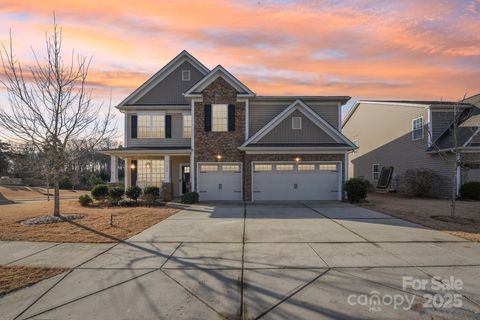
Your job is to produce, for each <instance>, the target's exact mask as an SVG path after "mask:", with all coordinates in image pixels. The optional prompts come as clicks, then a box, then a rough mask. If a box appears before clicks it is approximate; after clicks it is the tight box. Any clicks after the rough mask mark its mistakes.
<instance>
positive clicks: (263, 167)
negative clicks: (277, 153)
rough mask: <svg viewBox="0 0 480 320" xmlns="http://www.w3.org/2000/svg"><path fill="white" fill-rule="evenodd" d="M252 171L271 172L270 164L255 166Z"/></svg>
mask: <svg viewBox="0 0 480 320" xmlns="http://www.w3.org/2000/svg"><path fill="white" fill-rule="evenodd" d="M253 171H256V172H260V171H272V165H271V164H256V165H254V167H253Z"/></svg>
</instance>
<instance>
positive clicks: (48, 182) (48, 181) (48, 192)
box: [47, 178, 50, 201]
mask: <svg viewBox="0 0 480 320" xmlns="http://www.w3.org/2000/svg"><path fill="white" fill-rule="evenodd" d="M47 201H50V180H49V179H48V178H47Z"/></svg>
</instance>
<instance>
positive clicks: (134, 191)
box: [125, 186, 142, 201]
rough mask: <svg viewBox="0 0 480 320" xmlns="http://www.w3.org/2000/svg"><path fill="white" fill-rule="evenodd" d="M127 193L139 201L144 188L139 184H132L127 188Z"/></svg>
mask: <svg viewBox="0 0 480 320" xmlns="http://www.w3.org/2000/svg"><path fill="white" fill-rule="evenodd" d="M125 195H126V196H127V197H129V198H130V199H132V200H135V201H137V199H138V198H139V197H140V196H141V195H142V189H140V187H139V186H130V187H128V188H127V191H126V192H125Z"/></svg>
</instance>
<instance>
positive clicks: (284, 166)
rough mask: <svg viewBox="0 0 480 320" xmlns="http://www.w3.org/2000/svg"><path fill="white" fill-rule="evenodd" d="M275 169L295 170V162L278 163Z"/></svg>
mask: <svg viewBox="0 0 480 320" xmlns="http://www.w3.org/2000/svg"><path fill="white" fill-rule="evenodd" d="M275 169H276V170H277V171H293V164H277V165H276V166H275Z"/></svg>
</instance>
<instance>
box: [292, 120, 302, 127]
mask: <svg viewBox="0 0 480 320" xmlns="http://www.w3.org/2000/svg"><path fill="white" fill-rule="evenodd" d="M292 130H302V117H292Z"/></svg>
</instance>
